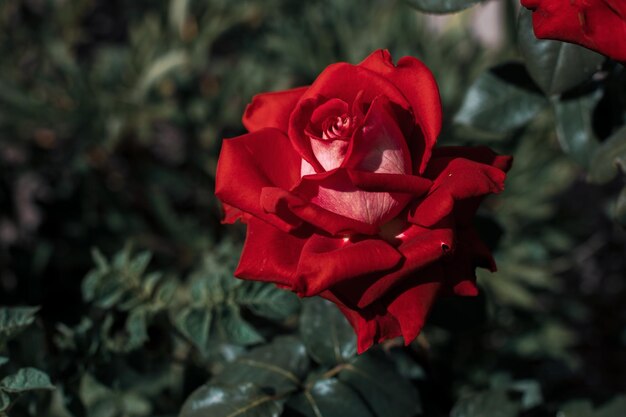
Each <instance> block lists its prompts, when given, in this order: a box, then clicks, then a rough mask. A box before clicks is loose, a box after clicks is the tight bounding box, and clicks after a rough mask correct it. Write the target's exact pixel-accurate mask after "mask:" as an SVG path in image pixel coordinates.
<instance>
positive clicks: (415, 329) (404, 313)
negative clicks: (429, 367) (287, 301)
mask: <svg viewBox="0 0 626 417" xmlns="http://www.w3.org/2000/svg"><path fill="white" fill-rule="evenodd" d="M440 269H441V268H440V267H438V266H437V265H435V266H434V267H432V268H428V269H427V270H426V271H424V273H425V274H426V275H431V276H430V279H425V280H424V282H423V283H422V282H418V283H417V284H415V283H412V282H408V281H407V282H405V283H404V284H403V286H401V287H399V288H397V289H396V291H394V292H393V294H390V295H389V296H388V297H384V298H381V299H379V300H377V302H376V303H375V304H372V305H370V306H369V307H367V308H364V309H360V308H357V309H354V308H351V307H349V306H348V305H346V304H344V303H343V302H342V301H341V298H339V297H337V296H336V295H335V294H334V291H333V290H330V291H326V292H324V293H322V296H323V297H324V298H326V299H328V300H330V301H332V302H334V303H335V304H337V306H338V307H339V308H340V309H341V311H342V313H343V314H344V315H345V316H346V318H347V319H348V321H349V322H350V324H351V325H352V327H353V328H354V330H355V332H356V334H357V348H358V352H359V353H363V352H365V351H366V350H367V349H369V348H370V347H371V346H372V345H373V344H374V343H380V342H382V341H384V340H387V339H392V338H395V337H398V336H403V338H404V342H405V344H407V345H408V344H409V343H411V341H413V339H415V338H416V337H417V335H418V334H419V332H420V330H421V329H422V326H423V325H424V321H425V320H426V315H427V314H428V311H429V310H430V308H431V306H432V304H433V302H434V300H435V299H436V296H437V293H438V292H439V289H440V287H441V282H440V279H441V272H440Z"/></svg>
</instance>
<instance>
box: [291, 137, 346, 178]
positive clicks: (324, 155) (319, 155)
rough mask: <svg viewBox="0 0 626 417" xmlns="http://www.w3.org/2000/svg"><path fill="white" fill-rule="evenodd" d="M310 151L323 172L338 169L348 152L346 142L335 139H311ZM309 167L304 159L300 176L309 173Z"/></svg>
mask: <svg viewBox="0 0 626 417" xmlns="http://www.w3.org/2000/svg"><path fill="white" fill-rule="evenodd" d="M310 140H311V149H312V150H313V154H314V155H315V158H316V159H317V160H318V161H319V163H320V165H322V168H324V171H331V170H333V169H335V168H339V167H340V166H341V163H342V162H343V160H344V158H345V156H346V153H347V152H348V145H349V144H348V141H345V140H341V139H335V140H324V139H315V138H311V139H310ZM310 167H311V165H310V164H308V163H307V162H306V161H305V160H304V159H303V160H302V166H301V168H300V173H301V175H307V174H308V173H309V172H310Z"/></svg>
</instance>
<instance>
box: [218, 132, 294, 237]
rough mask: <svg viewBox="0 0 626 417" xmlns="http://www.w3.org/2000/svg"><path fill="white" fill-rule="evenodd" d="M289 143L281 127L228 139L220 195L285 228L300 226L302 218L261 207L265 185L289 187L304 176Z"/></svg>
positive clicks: (228, 202) (224, 145)
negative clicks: (279, 214) (283, 214)
mask: <svg viewBox="0 0 626 417" xmlns="http://www.w3.org/2000/svg"><path fill="white" fill-rule="evenodd" d="M289 145H290V144H289V139H287V137H286V136H285V134H284V133H283V132H281V131H280V130H278V129H263V130H259V131H256V132H254V133H249V134H247V135H243V136H239V137H236V138H233V139H226V140H224V142H223V143H222V150H221V152H220V157H219V160H218V163H217V174H216V181H215V182H216V183H215V194H216V195H217V197H218V198H219V199H220V200H221V201H222V202H223V203H225V204H226V205H228V206H231V207H234V208H236V209H239V210H241V211H242V212H245V213H248V214H251V215H253V216H255V217H258V218H260V219H263V220H265V221H267V222H269V223H271V224H273V225H275V226H276V227H278V228H280V229H282V230H285V231H287V230H292V229H294V228H295V227H297V226H299V224H300V221H298V220H294V219H287V218H285V219H281V218H280V217H278V216H277V215H276V214H273V213H267V212H266V211H265V210H263V208H262V207H261V192H262V190H263V188H266V187H278V188H282V189H289V188H291V187H292V186H293V185H294V184H295V183H296V182H297V181H298V180H299V178H300V157H299V155H297V154H296V153H295V152H294V151H293V149H292V148H291V146H289ZM227 220H228V219H227Z"/></svg>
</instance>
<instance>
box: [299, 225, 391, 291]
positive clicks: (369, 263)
mask: <svg viewBox="0 0 626 417" xmlns="http://www.w3.org/2000/svg"><path fill="white" fill-rule="evenodd" d="M401 261H402V256H401V255H400V253H399V252H398V251H396V250H395V249H394V248H393V247H392V246H391V245H389V244H388V243H387V242H385V241H384V240H381V239H365V240H360V241H356V242H352V241H350V240H349V239H348V238H330V237H324V236H321V235H313V236H312V237H311V238H310V239H308V240H307V242H306V244H305V245H304V248H303V250H302V253H301V255H300V262H299V264H298V270H297V280H298V284H297V292H298V294H299V295H300V296H303V297H310V296H313V295H317V294H319V293H320V292H322V291H325V290H327V289H328V288H330V287H332V286H334V285H336V284H338V283H340V282H343V281H346V280H348V279H353V278H358V277H361V276H364V275H368V274H384V273H385V272H387V271H388V270H390V269H392V268H394V267H396V266H397V265H398V264H399V263H400V262H401Z"/></svg>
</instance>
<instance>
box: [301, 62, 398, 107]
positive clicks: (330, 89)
mask: <svg viewBox="0 0 626 417" xmlns="http://www.w3.org/2000/svg"><path fill="white" fill-rule="evenodd" d="M359 95H360V96H361V97H360V99H361V100H362V101H363V102H365V103H369V102H372V101H373V100H374V99H375V98H376V97H378V96H385V97H387V98H388V99H389V100H390V101H392V102H394V103H396V104H398V105H399V106H401V107H402V108H404V109H408V108H409V102H408V101H407V99H406V98H405V96H404V95H403V94H402V93H401V92H400V90H398V88H397V87H396V86H395V85H394V84H393V83H391V82H389V80H387V79H386V78H385V77H384V76H381V75H380V74H377V73H375V72H373V71H370V70H369V69H366V68H365V67H363V66H358V65H352V64H347V63H338V64H333V65H329V66H328V67H326V69H325V70H324V71H323V72H322V73H321V74H320V75H319V76H318V77H317V79H316V80H315V82H314V83H313V84H312V85H311V87H310V88H309V89H308V90H307V91H306V92H305V93H304V94H303V95H302V98H301V101H303V100H306V99H309V98H313V97H317V96H322V97H326V98H328V99H330V98H338V99H341V100H343V101H344V102H346V103H352V102H354V101H355V99H356V97H357V96H359Z"/></svg>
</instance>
